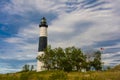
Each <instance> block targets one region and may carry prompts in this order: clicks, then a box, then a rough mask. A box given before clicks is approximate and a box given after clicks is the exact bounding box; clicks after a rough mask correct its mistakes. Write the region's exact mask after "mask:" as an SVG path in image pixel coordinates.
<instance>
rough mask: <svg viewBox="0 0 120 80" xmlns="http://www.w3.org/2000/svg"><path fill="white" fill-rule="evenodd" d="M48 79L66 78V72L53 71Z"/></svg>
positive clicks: (60, 79)
mask: <svg viewBox="0 0 120 80" xmlns="http://www.w3.org/2000/svg"><path fill="white" fill-rule="evenodd" d="M48 80H67V74H66V73H65V72H63V71H57V72H55V73H53V74H52V75H51V76H50V77H49V79H48Z"/></svg>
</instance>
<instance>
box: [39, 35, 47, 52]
mask: <svg viewBox="0 0 120 80" xmlns="http://www.w3.org/2000/svg"><path fill="white" fill-rule="evenodd" d="M46 48H47V37H45V36H43V37H39V48H38V51H44V50H45V49H46Z"/></svg>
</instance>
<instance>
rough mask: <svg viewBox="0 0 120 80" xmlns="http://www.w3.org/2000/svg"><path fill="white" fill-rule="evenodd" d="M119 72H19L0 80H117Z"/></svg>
mask: <svg viewBox="0 0 120 80" xmlns="http://www.w3.org/2000/svg"><path fill="white" fill-rule="evenodd" d="M119 78H120V71H116V72H112V71H105V72H101V71H99V72H98V71H97V72H86V73H82V72H69V73H68V72H64V71H43V72H38V73H37V72H34V71H30V72H21V73H14V74H13V73H12V74H4V75H0V80H119Z"/></svg>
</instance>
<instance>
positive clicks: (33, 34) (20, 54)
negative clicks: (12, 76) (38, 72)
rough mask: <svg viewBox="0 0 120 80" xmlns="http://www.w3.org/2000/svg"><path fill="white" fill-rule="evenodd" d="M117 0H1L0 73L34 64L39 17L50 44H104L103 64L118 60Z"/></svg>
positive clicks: (85, 47)
mask: <svg viewBox="0 0 120 80" xmlns="http://www.w3.org/2000/svg"><path fill="white" fill-rule="evenodd" d="M119 4H120V0H115V1H113V0H0V73H7V72H16V71H19V70H21V68H22V66H23V65H24V64H30V65H36V56H37V51H38V50H37V49H38V39H39V27H38V26H39V23H40V19H41V18H42V17H43V16H45V17H46V18H47V21H48V25H49V27H48V43H49V44H51V46H52V47H53V48H55V47H59V46H60V47H63V48H65V47H68V46H76V47H79V48H82V49H83V50H88V51H89V50H92V49H100V48H104V51H103V54H102V61H103V62H104V65H107V66H114V65H117V64H120V5H119Z"/></svg>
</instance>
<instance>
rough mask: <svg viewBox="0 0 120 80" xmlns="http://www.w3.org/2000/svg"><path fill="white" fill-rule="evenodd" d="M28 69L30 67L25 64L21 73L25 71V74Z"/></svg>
mask: <svg viewBox="0 0 120 80" xmlns="http://www.w3.org/2000/svg"><path fill="white" fill-rule="evenodd" d="M29 67H30V65H27V64H25V65H24V66H23V70H22V71H25V72H27V71H29Z"/></svg>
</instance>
